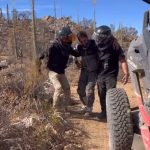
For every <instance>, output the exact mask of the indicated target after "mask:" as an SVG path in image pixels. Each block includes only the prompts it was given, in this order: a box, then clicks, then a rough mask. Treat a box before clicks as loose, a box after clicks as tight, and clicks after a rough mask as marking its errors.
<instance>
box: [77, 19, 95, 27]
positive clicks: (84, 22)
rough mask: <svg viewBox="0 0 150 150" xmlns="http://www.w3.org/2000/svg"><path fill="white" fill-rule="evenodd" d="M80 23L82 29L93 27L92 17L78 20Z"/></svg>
mask: <svg viewBox="0 0 150 150" xmlns="http://www.w3.org/2000/svg"><path fill="white" fill-rule="evenodd" d="M80 25H81V26H82V27H83V28H84V29H86V28H93V20H92V19H87V18H83V20H82V21H80Z"/></svg>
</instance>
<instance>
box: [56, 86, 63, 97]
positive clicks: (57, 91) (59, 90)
mask: <svg viewBox="0 0 150 150" xmlns="http://www.w3.org/2000/svg"><path fill="white" fill-rule="evenodd" d="M62 91H63V90H62V87H61V86H57V87H55V94H58V95H61V94H62Z"/></svg>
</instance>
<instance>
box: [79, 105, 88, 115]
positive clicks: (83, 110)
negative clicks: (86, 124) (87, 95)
mask: <svg viewBox="0 0 150 150" xmlns="http://www.w3.org/2000/svg"><path fill="white" fill-rule="evenodd" d="M87 109H88V108H87V106H85V105H83V106H82V107H81V110H80V112H81V113H83V114H84V113H86V112H87Z"/></svg>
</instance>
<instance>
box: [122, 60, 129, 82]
mask: <svg viewBox="0 0 150 150" xmlns="http://www.w3.org/2000/svg"><path fill="white" fill-rule="evenodd" d="M120 63H121V68H122V71H123V73H124V77H123V79H122V81H123V83H124V84H127V83H128V79H129V69H128V65H127V61H126V59H125V58H122V59H120Z"/></svg>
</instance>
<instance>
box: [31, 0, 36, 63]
mask: <svg viewBox="0 0 150 150" xmlns="http://www.w3.org/2000/svg"><path fill="white" fill-rule="evenodd" d="M31 1H32V31H33V32H32V37H33V59H34V61H36V60H37V44H36V41H37V40H36V26H35V6H34V0H31Z"/></svg>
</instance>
